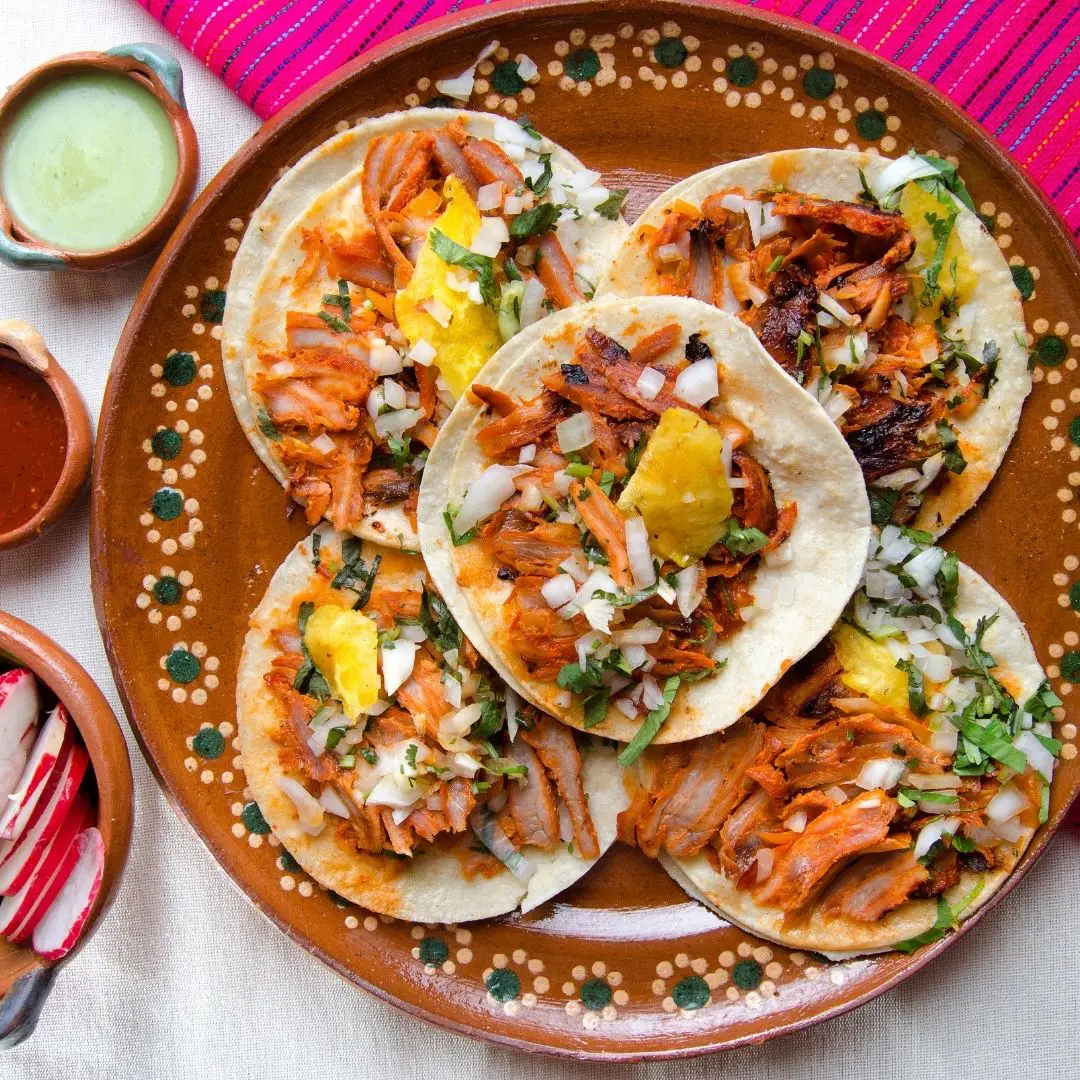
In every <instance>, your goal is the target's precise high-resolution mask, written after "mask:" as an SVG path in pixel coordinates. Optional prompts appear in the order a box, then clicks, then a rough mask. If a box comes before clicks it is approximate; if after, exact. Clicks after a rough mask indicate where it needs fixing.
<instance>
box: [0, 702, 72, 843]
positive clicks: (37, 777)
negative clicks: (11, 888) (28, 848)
mask: <svg viewBox="0 0 1080 1080" xmlns="http://www.w3.org/2000/svg"><path fill="white" fill-rule="evenodd" d="M67 726H68V714H67V709H65V708H64V706H63V705H57V706H56V708H55V709H53V711H52V712H51V713H49V718H48V720H46V721H45V726H44V727H43V728H42V729H41V734H40V735H39V736H38V737H37V742H35V743H34V748H33V750H31V751H30V757H29V759H28V760H27V762H26V767H25V768H24V769H23V773H22V776H21V777H20V778H19V783H18V786H17V787H16V788H15V790H14V791H13V792H12V793H11V794H10V795H9V796H8V803H7V806H6V807H4V813H3V815H2V816H0V838H3V839H4V840H15V839H17V838H18V836H19V834H20V833H21V832H22V830H23V829H24V828H26V823H27V821H29V820H30V815H31V814H32V813H33V812H34V807H35V806H36V805H37V802H38V799H39V798H40V797H41V792H42V790H43V789H44V786H45V781H46V780H47V779H48V778H49V774H50V773H51V772H52V771H53V767H54V766H55V765H56V759H57V756H58V755H59V753H60V748H61V747H62V746H63V745H64V734H65V732H66V731H67Z"/></svg>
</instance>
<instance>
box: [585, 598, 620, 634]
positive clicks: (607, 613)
mask: <svg viewBox="0 0 1080 1080" xmlns="http://www.w3.org/2000/svg"><path fill="white" fill-rule="evenodd" d="M581 613H582V615H584V616H585V620H586V622H588V624H589V625H590V626H591V627H592V628H593V629H594V630H599V631H600V632H601V633H602V634H610V633H611V619H612V616H613V615H614V614H615V605H614V604H612V602H611V601H610V600H605V599H603V597H600V596H594V597H593V598H592V599H591V600H586V601H585V603H584V604H583V605H582V607H581Z"/></svg>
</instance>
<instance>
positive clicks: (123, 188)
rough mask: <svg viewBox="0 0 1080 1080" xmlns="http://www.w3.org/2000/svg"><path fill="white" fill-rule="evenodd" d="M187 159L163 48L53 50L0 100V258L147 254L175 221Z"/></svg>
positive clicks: (188, 146)
mask: <svg viewBox="0 0 1080 1080" xmlns="http://www.w3.org/2000/svg"><path fill="white" fill-rule="evenodd" d="M197 167H198V143H197V140H196V138H195V131H194V128H193V127H192V125H191V120H190V118H189V117H188V113H187V109H186V107H185V104H184V92H183V75H182V73H181V70H180V66H179V64H178V63H177V61H176V60H175V59H174V58H173V57H172V56H171V55H170V54H168V53H167V52H164V51H163V50H161V49H158V48H156V47H153V46H150V45H125V46H120V47H118V48H116V49H111V50H109V52H105V53H72V54H70V55H67V56H61V57H57V58H56V59H55V60H51V61H49V62H48V63H46V64H43V65H41V66H40V67H38V68H35V69H34V70H33V71H31V72H30V73H29V74H28V75H26V76H25V77H24V78H22V79H21V80H20V81H19V82H18V83H16V84H15V85H14V86H13V87H11V89H10V90H9V91H8V92H7V94H6V95H5V96H4V98H3V100H0V261H3V262H5V263H7V264H8V265H10V266H16V267H29V268H33V269H46V270H49V269H53V270H62V269H80V270H102V269H108V268H111V267H114V266H118V265H121V264H122V263H125V262H130V261H131V260H133V259H137V258H139V257H140V256H142V255H146V254H148V253H150V252H152V251H154V250H156V249H157V248H158V247H160V246H161V245H162V244H163V243H164V241H165V239H166V238H167V237H168V235H169V233H170V232H171V231H172V229H173V228H174V226H175V225H176V222H177V221H178V220H179V218H180V215H181V214H182V213H183V211H184V208H185V206H186V205H187V202H188V199H189V198H190V197H191V192H192V188H193V187H194V183H195V175H196V172H197Z"/></svg>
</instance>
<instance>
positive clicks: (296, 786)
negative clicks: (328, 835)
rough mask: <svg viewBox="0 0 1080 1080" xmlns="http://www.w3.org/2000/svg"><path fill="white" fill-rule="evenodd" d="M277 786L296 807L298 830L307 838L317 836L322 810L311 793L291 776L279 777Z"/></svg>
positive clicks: (319, 830) (320, 829)
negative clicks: (305, 834)
mask: <svg viewBox="0 0 1080 1080" xmlns="http://www.w3.org/2000/svg"><path fill="white" fill-rule="evenodd" d="M277 785H278V787H279V788H280V789H281V791H282V792H283V794H285V795H286V796H287V797H288V799H289V801H290V802H291V803H292V804H293V806H294V807H296V814H297V816H298V817H299V819H300V828H301V829H302V830H303V831H304V832H306V833H307V834H308V835H309V836H318V834H319V833H320V832H321V831H322V827H323V808H322V807H321V806H320V805H319V800H318V799H316V798H315V797H314V796H313V795H312V794H311V792H309V791H308V789H307V788H306V787H304V785H303V784H301V783H300V782H299V781H298V780H294V779H293V778H292V777H291V776H279V777H278V778H277Z"/></svg>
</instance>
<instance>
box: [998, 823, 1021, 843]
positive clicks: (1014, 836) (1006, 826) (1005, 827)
mask: <svg viewBox="0 0 1080 1080" xmlns="http://www.w3.org/2000/svg"><path fill="white" fill-rule="evenodd" d="M991 831H992V832H993V834H994V835H995V836H996V837H998V838H999V839H1001V840H1006V841H1008V842H1009V843H1010V844H1015V843H1016V841H1017V840H1019V839H1020V837H1021V836H1022V835H1023V832H1024V826H1023V824H1022V823H1021V821H1020V819H1019V818H1009V820H1008V821H1001V822H998V823H997V824H996V825H994V826H993V827H992V829H991Z"/></svg>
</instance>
